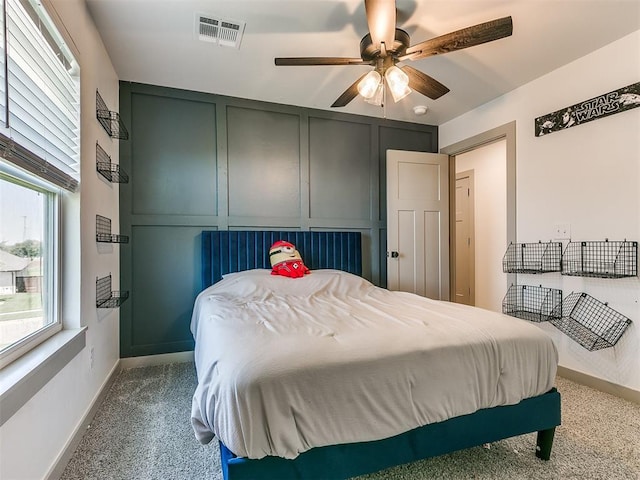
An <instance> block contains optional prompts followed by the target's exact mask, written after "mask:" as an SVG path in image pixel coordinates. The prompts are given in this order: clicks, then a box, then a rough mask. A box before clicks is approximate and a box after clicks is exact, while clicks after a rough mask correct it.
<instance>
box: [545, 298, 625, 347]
mask: <svg viewBox="0 0 640 480" xmlns="http://www.w3.org/2000/svg"><path fill="white" fill-rule="evenodd" d="M549 321H550V323H551V324H553V325H555V326H556V327H557V328H558V329H560V330H561V331H562V332H563V333H565V334H566V335H568V336H569V337H570V338H572V339H573V340H575V341H576V342H578V343H579V344H580V345H582V346H583V347H584V348H586V349H587V350H589V351H591V352H592V351H594V350H600V349H603V348H608V347H613V346H614V345H615V344H616V343H618V340H620V337H621V336H622V334H623V333H624V332H625V330H626V329H627V327H629V325H631V320H629V319H628V318H627V317H625V316H624V315H622V314H621V313H619V312H617V311H615V310H614V309H612V308H611V307H609V306H608V304H606V303H602V302H600V301H599V300H597V299H595V298H593V297H592V296H590V295H588V294H586V293H582V292H579V293H571V294H570V295H569V296H567V297H566V298H565V299H564V301H563V302H562V305H560V306H557V307H556V309H554V312H553V313H552V318H551V319H550V320H549Z"/></svg>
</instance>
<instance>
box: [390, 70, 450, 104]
mask: <svg viewBox="0 0 640 480" xmlns="http://www.w3.org/2000/svg"><path fill="white" fill-rule="evenodd" d="M400 68H401V70H402V71H403V72H404V73H406V74H407V75H408V76H409V87H410V88H412V89H413V90H415V91H416V92H418V93H421V94H422V95H424V96H425V97H429V98H430V99H432V100H435V99H436V98H440V97H441V96H442V95H444V94H445V93H447V92H448V91H449V89H448V88H447V87H445V86H444V85H442V84H441V83H440V82H439V81H437V80H436V79H435V78H432V77H430V76H429V75H427V74H426V73H422V72H421V71H420V70H416V69H415V68H413V67H410V66H408V65H404V66H403V67H400Z"/></svg>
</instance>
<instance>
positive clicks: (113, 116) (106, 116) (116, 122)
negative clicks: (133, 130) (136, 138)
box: [96, 90, 129, 140]
mask: <svg viewBox="0 0 640 480" xmlns="http://www.w3.org/2000/svg"><path fill="white" fill-rule="evenodd" d="M96 118H97V119H98V122H100V125H102V128H104V129H105V131H106V132H107V133H108V134H109V136H110V137H111V138H118V139H120V140H128V139H129V132H128V131H127V128H126V127H125V126H124V123H123V122H122V120H120V114H119V113H117V112H112V111H110V110H109V108H107V104H106V103H105V102H104V100H103V99H102V96H101V95H100V92H99V91H98V90H96Z"/></svg>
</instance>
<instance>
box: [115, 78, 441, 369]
mask: <svg viewBox="0 0 640 480" xmlns="http://www.w3.org/2000/svg"><path fill="white" fill-rule="evenodd" d="M120 118H121V119H122V121H123V122H124V124H125V125H126V126H127V129H128V130H129V134H130V135H129V140H126V141H125V140H121V141H120V168H121V169H122V170H124V171H125V172H126V173H127V174H128V175H129V183H126V184H121V185H120V232H121V234H123V235H129V237H130V242H129V244H127V245H125V246H123V247H122V248H121V249H120V251H121V253H120V260H121V269H120V275H121V278H120V289H121V290H128V291H129V293H130V296H129V299H128V300H127V301H126V302H124V303H123V304H122V306H121V307H120V323H121V325H120V327H121V329H120V339H121V340H120V353H121V356H122V357H131V356H139V355H153V354H159V353H171V352H179V351H185V350H191V349H192V348H193V338H192V336H191V332H190V330H189V323H190V321H191V311H192V307H193V302H194V300H195V297H196V296H197V294H198V293H199V292H200V290H201V284H200V259H199V256H200V249H199V240H200V232H201V231H202V230H204V229H208V230H215V229H233V230H258V229H261V230H267V229H268V230H275V229H280V230H356V231H360V232H362V235H363V256H364V258H363V276H364V277H366V278H368V279H369V280H371V281H372V282H374V283H375V284H377V285H381V286H385V285H386V257H385V256H386V184H385V169H386V154H385V152H386V150H388V149H395V150H414V151H423V152H437V147H438V129H437V127H435V126H431V125H422V124H413V123H405V122H396V121H390V120H385V119H382V118H373V117H365V116H357V115H349V114H344V113H340V112H333V111H324V110H313V109H306V108H299V107H293V106H288V105H278V104H272V103H264V102H256V101H251V100H244V99H239V98H232V97H224V96H220V95H213V94H206V93H200V92H191V91H185V90H176V89H170V88H165V87H157V86H152V85H143V84H137V83H129V82H121V83H120ZM303 260H304V259H303Z"/></svg>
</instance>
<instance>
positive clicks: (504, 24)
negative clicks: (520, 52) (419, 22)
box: [398, 17, 513, 61]
mask: <svg viewBox="0 0 640 480" xmlns="http://www.w3.org/2000/svg"><path fill="white" fill-rule="evenodd" d="M512 33H513V22H512V20H511V17H504V18H499V19H497V20H491V21H490V22H485V23H480V24H478V25H474V26H473V27H467V28H463V29H462V30H457V31H455V32H451V33H447V34H445V35H441V36H439V37H436V38H432V39H431V40H427V41H425V42H421V43H418V44H416V45H413V46H411V47H409V48H407V51H406V54H405V55H403V56H402V57H401V58H399V59H398V60H400V61H402V60H417V59H419V58H425V57H430V56H432V55H439V54H443V53H448V52H454V51H456V50H462V49H463V48H468V47H473V46H476V45H481V44H483V43H487V42H492V41H494V40H498V39H500V38H504V37H508V36H510V35H511V34H512Z"/></svg>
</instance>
